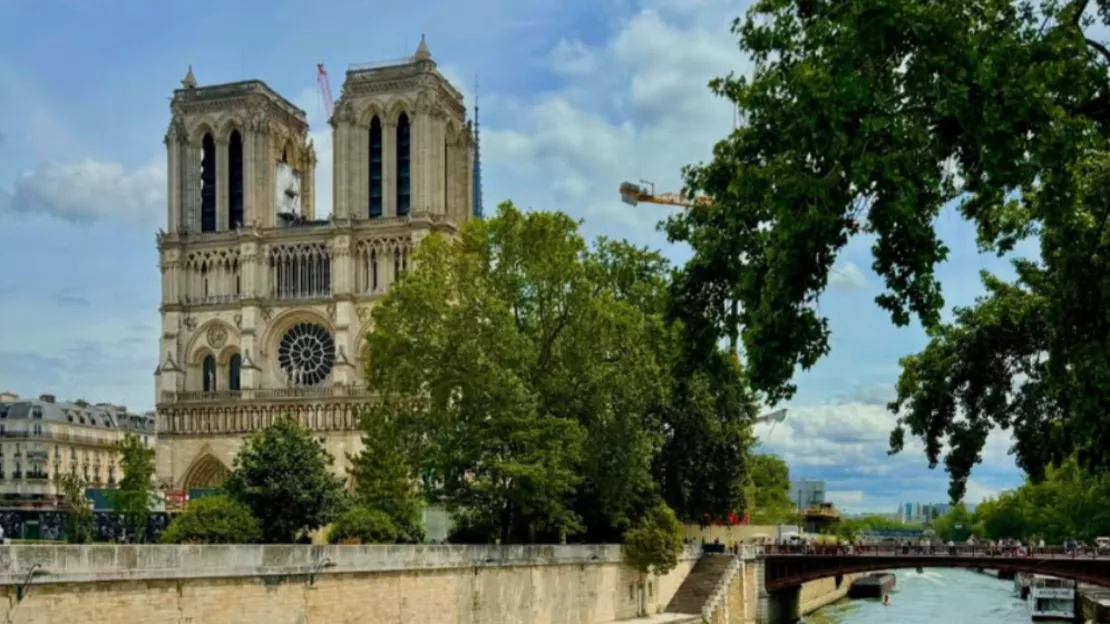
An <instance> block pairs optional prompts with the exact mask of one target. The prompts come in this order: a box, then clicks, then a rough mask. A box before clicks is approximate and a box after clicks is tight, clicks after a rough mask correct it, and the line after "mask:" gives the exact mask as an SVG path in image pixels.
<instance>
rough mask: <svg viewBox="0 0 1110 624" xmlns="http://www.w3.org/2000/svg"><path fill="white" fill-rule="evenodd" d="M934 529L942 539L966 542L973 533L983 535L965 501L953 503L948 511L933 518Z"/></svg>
mask: <svg viewBox="0 0 1110 624" xmlns="http://www.w3.org/2000/svg"><path fill="white" fill-rule="evenodd" d="M932 529H933V531H934V532H935V533H936V534H937V537H938V538H940V539H941V540H942V541H945V542H948V541H952V542H966V541H967V538H969V537H971V536H972V535H976V536H978V537H983V533H982V530H981V528H980V527H979V526H977V525H976V519H975V515H974V514H972V513H971V512H969V511H968V510H967V506H966V505H964V504H963V503H959V504H957V505H953V506H952V509H950V510H949V511H948V513H946V514H944V515H942V516H940V517H939V518H937V519H935V520H933V522H932Z"/></svg>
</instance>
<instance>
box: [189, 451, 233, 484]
mask: <svg viewBox="0 0 1110 624" xmlns="http://www.w3.org/2000/svg"><path fill="white" fill-rule="evenodd" d="M227 473H228V470H227V466H225V465H224V464H223V463H222V462H221V461H220V460H218V459H216V458H215V457H213V456H212V455H210V454H205V455H202V456H201V457H199V458H197V460H196V461H194V462H193V465H192V467H190V468H189V471H188V472H186V473H185V480H184V481H183V482H182V487H181V489H183V490H186V491H188V490H203V489H212V488H217V487H220V486H221V485H223V483H224V480H226V479H227Z"/></svg>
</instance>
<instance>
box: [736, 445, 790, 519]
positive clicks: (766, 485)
mask: <svg viewBox="0 0 1110 624" xmlns="http://www.w3.org/2000/svg"><path fill="white" fill-rule="evenodd" d="M747 468H748V471H747V487H748V494H747V501H748V508H749V510H750V513H751V522H752V524H780V523H786V522H792V521H796V520H797V519H798V509H797V505H796V504H795V501H793V500H791V499H790V468H789V467H788V466H787V465H786V462H785V461H783V460H782V458H781V457H778V456H775V455H768V454H757V455H752V456H751V457H749V458H748V466H747Z"/></svg>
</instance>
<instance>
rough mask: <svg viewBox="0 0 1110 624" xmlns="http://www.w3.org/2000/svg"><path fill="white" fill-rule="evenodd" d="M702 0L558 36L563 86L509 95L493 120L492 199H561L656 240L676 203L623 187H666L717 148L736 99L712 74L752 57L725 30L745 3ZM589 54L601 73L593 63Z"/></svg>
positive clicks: (579, 211)
mask: <svg viewBox="0 0 1110 624" xmlns="http://www.w3.org/2000/svg"><path fill="white" fill-rule="evenodd" d="M700 9H701V10H699V11H698V12H697V13H690V12H688V11H686V10H685V9H683V10H682V14H681V15H679V14H678V13H676V12H675V11H674V10H673V7H668V6H665V5H660V6H657V7H656V8H655V9H650V10H641V11H639V12H637V13H635V14H634V15H632V16H631V17H628V18H627V19H625V20H624V21H623V22H621V23H620V24H619V28H618V29H617V30H616V31H615V32H614V33H613V34H612V35H611V36H610V37H609V38H608V39H607V40H605V41H603V42H602V43H599V44H597V45H592V46H591V45H585V44H583V43H582V42H581V41H568V40H563V41H560V42H558V43H557V44H556V45H555V47H554V49H553V50H552V51H551V54H550V59H551V60H550V65H551V70H552V71H554V72H556V73H560V74H562V75H563V77H564V78H565V82H564V83H563V85H562V86H561V87H560V88H558V89H555V90H551V91H547V92H544V93H540V94H537V95H535V96H532V97H518V98H515V99H514V98H509V97H507V96H506V97H503V98H502V100H501V101H499V103H498V106H497V111H496V112H497V113H498V119H497V121H498V122H499V123H498V124H496V125H494V124H492V123H487V124H486V125H485V128H486V130H485V131H484V133H483V137H482V139H483V150H484V153H483V162H484V163H486V165H487V167H488V168H487V172H486V173H487V175H486V180H488V183H487V185H486V190H487V198H492V199H493V200H494V201H497V200H500V199H505V198H512V199H514V200H517V203H518V204H521V205H524V206H526V207H527V206H531V207H535V208H537V209H539V208H544V209H560V210H564V211H566V212H568V213H571V214H573V215H574V216H578V217H585V218H586V219H587V225H588V226H591V225H592V226H593V227H597V228H599V229H603V230H606V229H608V230H611V229H612V228H620V231H621V234H622V235H624V236H628V237H630V238H633V239H636V238H640V239H641V240H640V241H638V242H644V240H643V239H654V240H658V237H657V235H655V234H654V229H655V224H656V223H657V222H658V221H659V220H660V219H662V218H663V217H665V216H666V215H667V214H668V212H669V210H668V209H666V208H663V207H652V206H640V207H638V208H636V209H632V208H629V207H628V206H626V205H624V204H622V203H621V202H620V197H619V195H618V193H617V187H618V186H619V185H620V183H621V182H622V181H625V180H629V181H637V180H641V179H646V180H650V181H652V182H654V183H656V188H657V190H658V191H660V192H663V191H670V190H678V189H679V188H680V187H681V185H682V180H681V175H680V172H681V169H682V167H683V166H684V165H687V164H690V163H693V162H696V161H698V160H703V159H706V158H708V157H709V156H710V155H711V148H712V146H713V144H714V143H715V142H716V141H718V140H719V139H721V138H723V137H724V136H725V135H726V134H727V133H728V132H729V131H730V130H731V128H732V122H733V114H732V109H731V105H730V104H729V103H728V102H727V101H724V100H722V99H720V98H717V97H716V96H714V95H713V94H712V93H711V92H710V91H709V89H708V87H707V83H708V82H709V80H710V79H712V78H714V77H716V76H721V75H724V74H727V73H728V72H730V71H738V72H740V73H744V72H745V71H747V68H748V67H749V63H748V62H747V61H746V60H745V58H744V57H743V56H742V55H741V54H740V52H739V51H738V49H737V46H736V42H735V39H734V38H733V36H732V35H731V34H730V33H729V32H728V24H729V22H730V20H731V19H732V18H733V17H736V15H738V14H739V13H738V11H740V10H742V9H741V8H740V7H738V6H737V5H735V4H734V3H725V2H718V1H712V2H704V3H701V7H700ZM571 59H573V61H574V62H573V63H571V62H570V60H571ZM585 59H590V60H588V61H587V60H585ZM590 64H593V65H594V66H596V68H597V71H586V69H588V66H589V65H590ZM572 68H573V70H574V71H569V70H570V69H572Z"/></svg>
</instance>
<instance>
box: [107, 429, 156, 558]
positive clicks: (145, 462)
mask: <svg viewBox="0 0 1110 624" xmlns="http://www.w3.org/2000/svg"><path fill="white" fill-rule="evenodd" d="M115 452H117V453H119V455H120V459H119V465H120V469H121V470H122V471H123V477H122V478H121V479H120V481H119V487H118V488H117V489H116V490H113V491H111V492H108V502H110V503H111V504H112V508H113V509H114V510H115V512H116V513H118V514H120V515H122V516H123V522H124V526H126V527H127V529H128V531H129V533H130V534H131V535H132V536H133V537H134V539H135V540H136V541H138V542H142V541H145V540H146V532H147V524H148V522H149V520H150V512H151V506H152V505H153V504H154V503H155V502H157V496H156V495H155V484H154V449H153V448H149V447H147V446H146V444H144V443H143V439H142V438H141V437H139V436H137V435H135V434H133V433H129V434H127V435H126V436H124V438H123V440H122V441H120V442H118V443H117V444H116V446H115Z"/></svg>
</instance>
